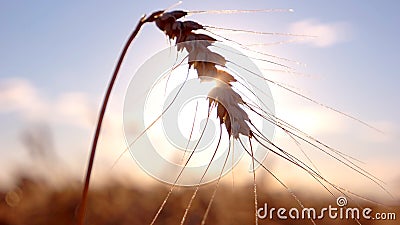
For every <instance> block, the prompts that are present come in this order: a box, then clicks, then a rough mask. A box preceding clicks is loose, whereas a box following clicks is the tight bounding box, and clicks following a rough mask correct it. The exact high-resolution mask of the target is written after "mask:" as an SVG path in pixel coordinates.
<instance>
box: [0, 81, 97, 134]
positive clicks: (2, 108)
mask: <svg viewBox="0 0 400 225" xmlns="http://www.w3.org/2000/svg"><path fill="white" fill-rule="evenodd" d="M92 105H93V104H92V103H91V102H90V100H89V98H88V97H87V96H86V95H85V94H83V93H78V92H70V93H63V94H61V95H59V96H57V97H56V98H55V99H48V98H47V97H44V96H42V95H41V93H40V90H39V89H38V88H37V87H35V86H34V85H33V84H32V83H30V82H29V81H27V80H25V79H18V78H13V79H2V80H0V113H12V114H14V115H18V116H19V117H20V118H21V119H23V120H25V121H36V120H44V121H47V122H50V123H56V124H62V125H74V126H80V127H81V128H82V127H86V128H87V127H91V126H92V124H93V122H94V120H93V118H95V116H96V115H95V114H94V113H95V111H94V108H93V107H92Z"/></svg>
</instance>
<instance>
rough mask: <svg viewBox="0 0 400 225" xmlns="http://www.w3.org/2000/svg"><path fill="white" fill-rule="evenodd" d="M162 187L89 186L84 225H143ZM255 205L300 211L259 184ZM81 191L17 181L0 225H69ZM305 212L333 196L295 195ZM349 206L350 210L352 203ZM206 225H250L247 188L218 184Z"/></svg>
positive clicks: (202, 205)
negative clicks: (86, 214)
mask: <svg viewBox="0 0 400 225" xmlns="http://www.w3.org/2000/svg"><path fill="white" fill-rule="evenodd" d="M214 187H215V185H214V184H208V185H206V186H203V187H202V188H201V189H200V191H199V193H198V196H197V198H196V199H195V201H194V203H193V207H192V208H191V210H190V212H189V215H188V218H187V220H186V224H200V222H201V219H202V217H203V214H204V212H205V209H206V207H207V205H208V202H209V200H210V196H211V194H212V191H213V190H214ZM168 189H169V187H168V186H167V185H162V184H159V185H155V186H151V187H149V188H135V186H134V184H132V186H130V187H127V186H126V185H122V184H120V183H118V182H111V181H110V182H109V185H107V186H103V187H94V188H93V189H91V192H90V195H89V205H88V216H87V221H86V224H98V225H103V224H104V225H111V224H121V225H125V224H149V223H150V221H151V220H152V218H153V216H154V214H155V213H156V211H157V209H158V207H159V206H160V204H161V202H162V201H163V198H164V197H165V195H166V193H167V192H168ZM193 190H194V189H193V188H179V189H177V190H176V191H175V192H174V193H173V195H172V196H171V198H170V200H169V201H168V203H167V205H166V207H165V209H164V210H163V211H162V213H161V214H160V217H159V219H158V220H157V222H156V224H166V225H169V224H179V222H180V219H181V217H182V215H183V213H184V210H185V208H186V205H187V203H188V202H189V199H190V197H191V195H192V193H193ZM258 190H259V206H262V205H264V203H268V206H269V207H275V208H279V207H285V208H287V209H289V208H290V207H296V208H298V209H301V208H300V206H298V204H297V203H296V201H295V200H293V198H292V197H291V196H290V194H288V193H287V192H285V191H282V192H276V191H275V192H274V193H270V192H268V188H266V187H261V185H259V187H258ZM80 191H81V186H80V184H79V182H75V183H74V182H71V183H70V185H68V186H65V185H64V186H62V187H54V185H49V184H46V182H44V181H39V180H34V179H31V178H29V177H21V178H20V179H19V181H18V184H17V185H16V187H15V188H14V189H12V190H7V191H2V192H1V193H0V198H1V201H0V225H28V224H30V225H43V224H47V225H51V224H57V225H64V224H65V225H67V224H68V225H70V224H75V212H76V209H77V205H78V204H79V198H80V194H81V193H80ZM296 193H297V195H298V197H299V198H300V199H301V201H302V202H303V203H304V205H305V207H313V208H315V209H316V210H319V209H320V208H323V207H328V205H332V206H333V207H337V205H336V199H334V198H333V197H331V198H329V197H324V198H322V197H318V196H313V195H312V193H307V192H304V191H303V192H300V193H299V192H296ZM360 204H361V205H362V206H363V207H370V208H372V209H373V211H374V212H396V216H397V217H398V216H399V215H400V204H397V207H394V208H393V207H383V206H377V205H375V204H372V203H367V204H366V203H360ZM349 206H354V207H356V206H355V205H354V204H353V203H352V202H350V203H349ZM396 219H397V220H395V221H387V220H386V221H378V220H365V219H360V222H361V224H399V222H398V221H399V218H396ZM315 222H316V224H357V223H356V221H354V220H351V219H349V220H340V219H336V220H332V219H323V220H316V221H315ZM207 224H254V201H253V190H252V184H249V185H244V186H240V187H232V186H228V185H221V186H220V188H219V189H218V192H217V197H216V199H215V201H214V204H213V206H212V208H211V212H210V214H209V217H208V219H207ZM260 224H312V223H311V221H309V220H291V219H287V220H280V219H278V218H277V217H276V215H275V217H274V219H273V220H270V219H265V220H260Z"/></svg>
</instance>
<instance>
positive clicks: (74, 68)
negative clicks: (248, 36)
mask: <svg viewBox="0 0 400 225" xmlns="http://www.w3.org/2000/svg"><path fill="white" fill-rule="evenodd" d="M173 3H175V1H164V2H163V3H160V2H157V3H154V2H151V3H145V2H144V1H143V2H140V4H139V2H138V1H113V2H112V1H94V0H92V1H62V2H61V1H60V2H56V1H1V2H0V29H1V36H0V49H1V51H0V87H3V85H5V86H7V87H10V85H11V86H12V85H13V84H10V80H13V79H14V80H15V79H18V81H17V83H18V84H19V85H21V82H22V83H24V82H25V83H24V84H26V85H27V86H28V88H31V89H32V90H33V92H34V95H36V97H38V98H39V99H41V100H43V103H41V104H48V106H47V108H51V109H52V110H54V111H50V112H48V113H49V114H46V113H47V112H42V111H40V110H39V111H38V112H37V111H35V110H36V106H32V105H35V103H32V102H30V101H31V100H30V98H28V97H32V96H27V100H26V101H27V102H28V103H26V102H24V103H23V104H25V105H24V107H18V106H12V107H11V106H9V105H6V104H10V100H7V101H6V100H4V99H5V97H4V96H1V97H2V98H0V104H3V105H0V109H1V110H0V123H1V124H2V125H1V128H0V135H1V136H2V138H1V139H0V146H1V148H0V157H1V160H0V161H3V160H4V159H5V160H6V161H9V163H10V162H11V163H14V162H18V158H19V157H24V153H18V152H22V151H23V150H21V149H22V148H23V146H22V145H21V144H20V132H21V130H24V129H26V127H27V126H29V124H31V123H34V121H35V118H36V117H35V116H33V118H31V117H30V116H29V115H24V112H26V113H30V112H31V111H32V110H33V112H36V113H38V114H41V117H40V119H39V120H40V121H42V122H43V121H44V122H45V123H47V124H49V126H50V127H51V129H52V130H53V131H54V133H55V140H56V145H58V146H57V148H58V149H59V151H61V153H59V154H60V155H62V157H68V158H71V159H73V160H75V161H77V163H78V164H81V166H80V167H78V168H77V171H79V170H81V169H83V166H84V161H85V157H86V154H87V152H86V151H87V150H88V146H89V143H90V138H91V135H92V129H91V127H92V126H93V121H92V120H93V118H92V120H90V119H89V122H88V125H86V124H85V122H83V123H84V125H83V128H82V127H81V126H80V125H76V123H78V122H77V121H76V120H78V119H76V118H75V117H74V115H75V114H74V112H67V115H64V113H65V111H68V110H63V105H65V104H66V103H70V104H71V105H73V103H71V101H72V102H74V101H75V100H76V95H79V96H80V97H79V98H78V99H81V100H82V101H83V102H84V103H86V102H87V104H88V108H89V109H91V110H92V111H91V112H90V113H97V107H98V105H99V100H100V98H101V97H102V96H103V91H104V90H105V87H106V82H107V81H108V80H109V77H110V74H111V72H112V70H113V67H114V64H115V62H116V58H117V56H118V54H119V52H120V50H121V48H122V45H123V44H124V42H125V40H126V38H127V36H128V35H129V33H130V32H131V30H132V28H133V27H134V26H135V25H136V23H137V21H138V19H139V18H140V17H141V15H142V14H144V13H151V12H153V11H155V10H158V9H162V8H164V7H167V6H169V5H172V4H173ZM399 7H400V3H399V2H398V1H369V2H368V3H367V2H365V1H344V0H342V1H317V0H313V1H312V0H307V1H279V2H278V1H242V2H232V1H184V2H183V4H182V5H180V6H179V7H178V8H182V9H188V10H191V9H193V10H196V9H205V10H208V9H264V8H291V9H294V13H256V14H233V15H196V16H192V17H188V19H193V20H196V21H198V22H200V23H202V24H207V25H216V26H226V27H236V28H241V29H249V30H259V31H269V32H290V27H291V25H293V24H295V23H296V22H301V21H303V22H304V21H313V22H314V23H316V24H320V25H338V26H339V25H340V26H342V25H345V26H346V30H345V31H346V32H348V33H346V34H343V33H342V35H344V36H346V37H345V39H344V40H340V41H336V42H335V43H333V44H330V45H328V46H324V47H318V46H315V45H313V44H309V43H295V44H287V45H283V46H276V47H272V48H271V51H272V52H274V53H275V54H279V55H280V56H285V57H288V58H294V59H297V60H300V61H302V62H304V63H306V64H307V65H308V66H307V68H302V72H306V73H310V74H315V75H316V77H317V78H309V79H308V78H301V79H297V78H296V79H295V81H293V82H291V84H294V85H297V86H299V87H300V88H302V89H305V91H306V93H307V94H309V95H311V96H312V97H313V98H315V99H318V100H319V101H321V102H324V103H326V104H328V105H332V106H334V107H336V108H339V109H341V110H343V111H345V112H349V113H350V114H353V115H356V116H357V117H359V118H361V119H363V120H365V121H367V122H371V123H373V124H374V125H377V126H378V127H379V128H381V129H383V130H385V129H387V130H386V131H387V133H389V134H388V136H390V140H389V141H386V142H384V143H383V144H382V143H381V144H371V143H369V142H367V143H364V144H362V146H364V145H370V146H372V147H371V149H370V150H369V151H365V152H364V153H363V154H366V155H369V156H371V157H375V156H377V155H382V154H383V155H386V156H387V157H386V158H385V157H383V160H388V161H390V160H392V161H393V160H397V162H398V158H399V157H400V154H399V150H400V149H399V148H398V146H399V145H398V144H397V143H396V141H395V139H396V138H397V137H399V124H400V119H399V117H398V115H400V106H399V100H398V99H397V97H398V93H399V91H398V85H399V84H400V76H399V69H398V67H399V65H398V62H399V58H400V47H399V46H400V45H399V44H398V39H399V36H400V30H399V29H398V28H397V27H398V24H399V22H400V15H399V13H398V10H399ZM258 38H259V40H261V38H264V37H258ZM266 38H268V37H266ZM166 46H168V42H167V41H166V38H165V37H164V35H163V34H162V32H160V31H159V30H157V29H156V27H155V26H154V25H153V24H148V25H146V26H145V27H144V28H143V29H142V31H141V33H140V34H139V36H138V38H137V40H135V42H134V44H133V46H132V47H131V49H130V53H129V55H128V57H127V60H126V63H125V64H124V68H123V69H122V71H121V78H120V80H118V82H117V86H116V89H115V94H114V99H113V101H114V104H111V105H110V106H111V107H113V106H115V107H116V108H117V109H115V110H114V111H115V115H116V116H117V117H118V116H121V117H122V115H120V114H119V113H120V111H118V109H120V108H119V107H121V106H120V103H121V102H122V97H123V94H124V92H125V90H126V87H127V82H128V81H129V79H130V76H132V75H133V74H134V72H135V71H136V69H137V68H138V66H140V65H141V64H142V63H143V62H144V60H146V58H148V57H150V56H151V55H152V54H154V53H155V52H157V51H158V50H160V49H162V48H164V47H166ZM71 93H73V96H75V98H71V99H72V100H71V99H70V101H69V100H68V99H69V98H68V96H70V95H69V94H71ZM0 94H3V95H4V93H2V90H0ZM28 95H29V92H28ZM22 96H24V93H22ZM82 96H84V97H82ZM36 97H35V98H33V99H32V101H35V100H37V98H36ZM8 98H10V96H8ZM11 99H12V98H11ZM1 100H3V101H1ZM20 100H21V99H20V98H18V99H16V100H15V101H20ZM29 102H30V104H29ZM13 104H15V105H18V104H19V103H15V102H13ZM60 104H61V106H60ZM57 107H59V108H57ZM45 108H46V107H45ZM82 110H83V111H84V110H86V109H82ZM60 111H62V112H60ZM111 111H113V110H112V109H111ZM57 113H58V114H60V115H58V114H57ZM54 114H57V115H56V116H54V117H55V118H52V117H53V115H54ZM71 115H72V116H71ZM91 115H92V114H91ZM93 115H95V114H93ZM62 116H67V117H68V118H69V117H72V118H73V119H72V120H74V122H71V123H68V122H65V123H64V124H63V123H61V125H60V124H59V122H58V120H63V117H62ZM75 116H76V115H75ZM76 117H79V116H76ZM338 117H339V119H344V118H343V117H340V116H338ZM66 121H68V120H66ZM78 121H79V120H78ZM344 121H345V123H346V122H349V120H347V119H344ZM349 123H350V124H351V125H350V126H359V125H357V124H356V123H353V122H351V121H350V122H349ZM71 124H72V125H71ZM382 124H383V125H382ZM361 127H362V126H361ZM117 129H118V128H117ZM357 129H360V127H358V128H357ZM362 129H365V127H362ZM366 129H368V128H366ZM354 132H356V131H354ZM350 133H351V132H350ZM344 134H345V135H349V132H346V131H344ZM74 135H75V136H74ZM66 139H67V140H66ZM327 139H331V140H337V139H335V137H328V138H327ZM350 139H351V138H350ZM355 139H356V140H358V139H360V140H362V137H361V136H360V137H358V136H357V137H356V138H355ZM57 141H59V142H57ZM64 142H66V143H73V144H72V145H71V146H67V147H66V146H65V143H64ZM77 142H83V144H76V143H77ZM59 143H62V144H59ZM77 146H79V147H78V149H75V150H71V152H67V153H66V152H65V151H66V150H65V149H64V148H75V147H77ZM353 147H354V146H353ZM378 148H379V149H378ZM10 149H13V150H12V152H11V153H10ZM14 149H15V150H14ZM374 150H375V151H374ZM351 151H356V150H354V149H353V150H351ZM367 158H368V157H367ZM394 158H397V159H394ZM383 162H385V161H383ZM0 175H1V174H0ZM0 177H1V176H0ZM391 179H392V178H391Z"/></svg>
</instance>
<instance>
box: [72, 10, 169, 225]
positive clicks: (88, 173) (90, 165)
mask: <svg viewBox="0 0 400 225" xmlns="http://www.w3.org/2000/svg"><path fill="white" fill-rule="evenodd" d="M160 13H162V12H161V11H160V12H156V13H153V14H151V15H150V16H149V17H147V18H146V16H145V15H144V16H142V18H141V19H140V20H139V23H138V24H137V25H136V28H135V30H134V31H133V32H132V34H131V35H130V36H129V38H128V40H127V42H126V43H125V46H124V48H123V50H122V52H121V54H120V56H119V59H118V62H117V65H116V66H115V69H114V72H113V75H112V77H111V80H110V82H109V83H108V88H107V91H106V93H105V95H104V99H103V103H102V106H101V109H100V113H99V118H98V121H97V125H96V131H95V133H94V136H93V142H92V147H91V150H90V156H89V161H88V167H87V170H86V176H85V184H84V186H83V190H82V197H81V203H80V205H79V209H78V216H77V217H78V218H77V224H78V225H83V224H84V220H85V215H86V208H87V197H88V192H89V183H90V176H91V174H92V169H93V162H94V157H95V154H96V148H97V143H98V140H99V136H100V131H101V126H102V124H103V119H104V114H105V112H106V109H107V104H108V101H109V98H110V95H111V91H112V89H113V87H114V83H115V80H116V79H117V76H118V72H119V70H120V68H121V65H122V62H123V60H124V58H125V55H126V52H127V51H128V48H129V46H130V45H131V43H132V41H133V39H135V37H136V35H137V34H138V33H139V30H140V29H141V27H142V26H143V25H144V24H145V23H146V22H150V21H152V20H154V18H155V17H156V16H157V15H159V14H160Z"/></svg>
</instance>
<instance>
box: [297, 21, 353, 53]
mask: <svg viewBox="0 0 400 225" xmlns="http://www.w3.org/2000/svg"><path fill="white" fill-rule="evenodd" d="M289 30H290V33H294V34H306V35H311V36H315V37H311V38H304V39H301V40H300V42H302V43H307V44H310V45H313V46H315V47H329V46H332V45H334V44H337V43H340V42H345V41H348V40H350V39H351V29H350V25H349V24H348V23H344V22H336V23H321V22H319V21H317V20H315V19H307V20H302V21H298V22H295V23H292V24H291V25H290V28H289Z"/></svg>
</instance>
